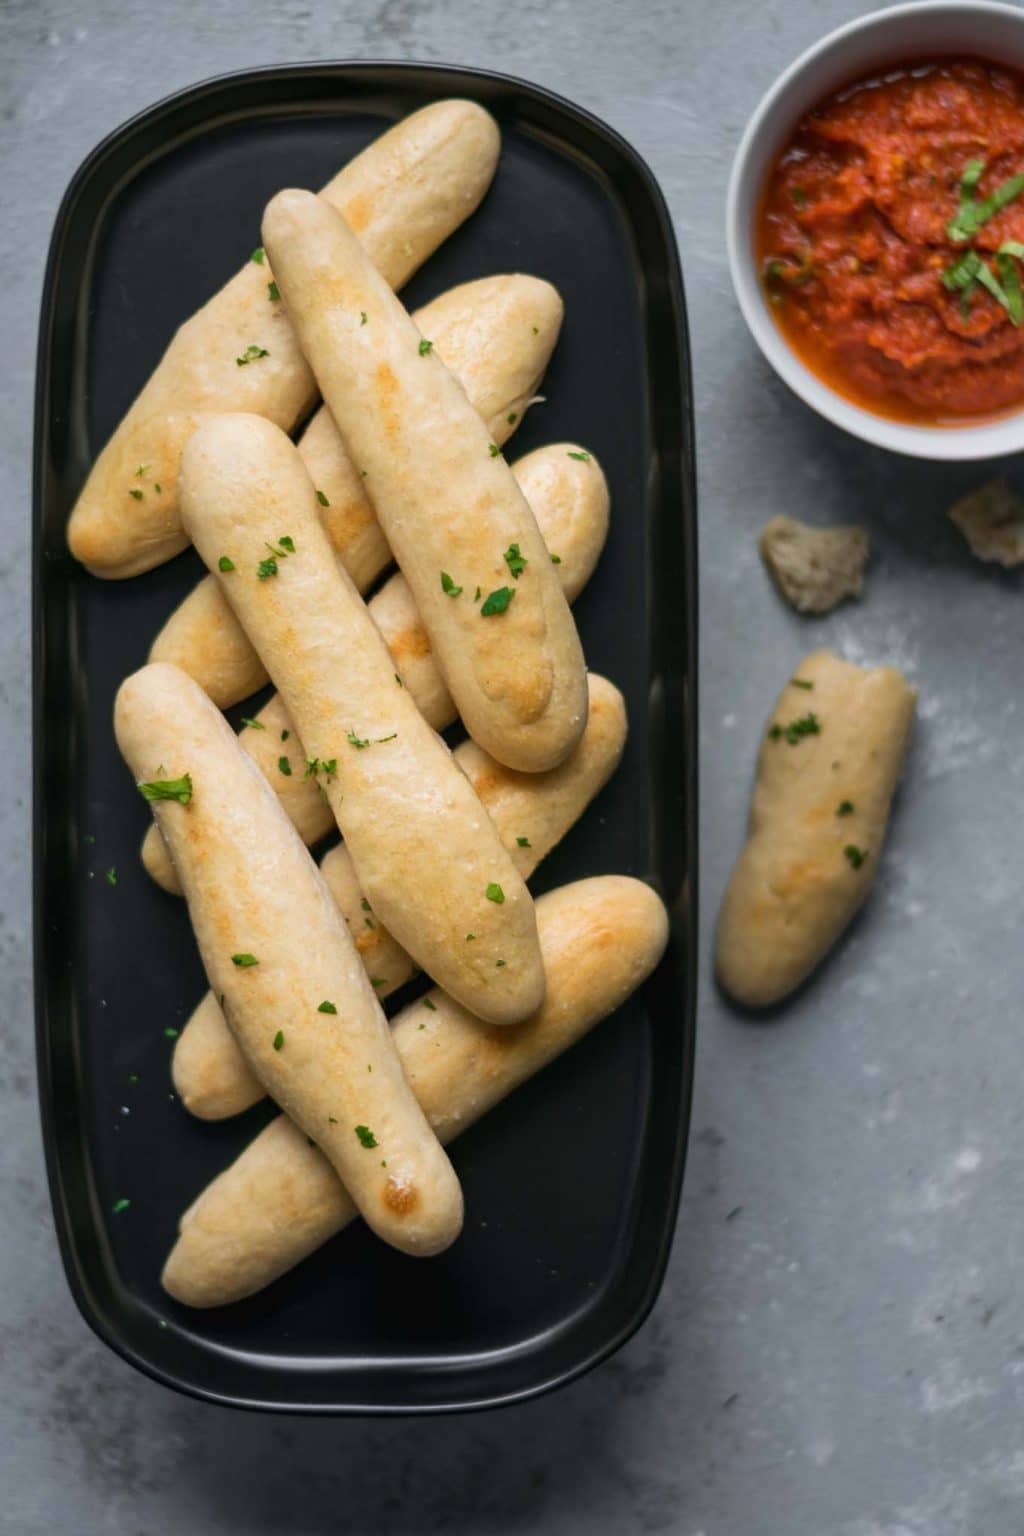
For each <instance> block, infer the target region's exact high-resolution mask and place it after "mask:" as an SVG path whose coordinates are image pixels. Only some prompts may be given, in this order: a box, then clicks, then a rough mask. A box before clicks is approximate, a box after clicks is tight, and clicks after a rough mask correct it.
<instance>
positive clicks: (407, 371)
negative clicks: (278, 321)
mask: <svg viewBox="0 0 1024 1536" xmlns="http://www.w3.org/2000/svg"><path fill="white" fill-rule="evenodd" d="M263 238H264V243H265V245H266V247H267V250H268V251H269V252H270V256H271V260H272V261H273V263H274V271H275V274H276V276H277V281H278V282H279V283H280V285H281V292H282V294H283V295H284V298H285V302H286V303H287V305H288V311H289V314H290V316H291V320H292V323H293V325H294V326H295V331H296V334H297V335H298V337H299V339H300V342H301V345H302V350H303V352H304V353H305V355H306V357H307V358H308V360H309V362H310V365H311V367H312V369H313V372H314V373H315V374H316V377H317V380H318V383H319V385H320V388H321V391H322V393H323V396H324V401H325V404H326V405H327V406H328V407H329V409H330V412H331V415H332V416H333V417H334V420H335V423H336V424H337V427H338V430H339V432H340V434H341V437H342V440H343V441H344V443H345V446H346V448H347V450H348V453H349V457H350V458H351V459H352V462H353V463H355V464H358V465H359V466H360V468H361V469H364V470H365V471H366V475H367V489H368V491H369V493H370V496H371V497H372V499H373V503H374V506H375V507H376V509H377V516H378V518H379V519H380V524H381V527H382V528H383V530H384V533H385V535H386V536H387V540H388V543H389V544H390V546H391V548H392V550H393V552H394V555H395V558H396V560H397V561H398V564H399V567H400V569H401V571H402V573H403V575H404V576H405V578H406V580H407V581H408V583H409V586H410V587H411V589H412V592H413V595H414V597H415V599H416V606H417V609H418V610H419V614H420V618H421V619H422V621H423V625H424V627H425V629H426V631H427V633H428V634H429V635H430V640H431V645H432V647H433V651H434V654H435V656H436V658H437V663H438V666H439V668H440V670H441V674H442V676H443V677H444V680H445V683H446V685H447V687H448V689H449V692H450V693H451V695H452V697H453V699H454V700H455V702H456V705H457V706H458V711H459V714H460V715H461V717H462V720H463V723H464V724H465V726H466V729H467V731H468V732H469V734H470V735H471V736H472V737H473V739H474V740H475V741H478V742H479V743H480V745H481V746H482V747H483V748H484V749H485V751H487V752H490V754H491V755H492V757H496V758H497V759H498V761H499V762H502V763H505V764H507V765H508V766H509V767H510V768H520V769H523V770H525V771H527V772H533V773H537V772H542V771H543V770H545V769H547V768H552V767H554V766H555V764H556V763H559V762H561V760H562V758H564V757H565V756H566V755H567V753H568V752H569V751H570V750H571V749H572V746H573V744H574V743H575V742H576V741H578V740H579V736H580V733H581V731H582V730H583V725H584V722H585V717H586V705H587V696H586V678H585V669H584V665H583V652H582V650H581V648H580V642H579V636H578V635H577V633H576V626H575V624H574V623H573V619H572V614H571V613H570V612H569V606H568V604H567V602H566V600H565V595H564V593H563V592H562V589H561V587H560V585H559V583H558V578H557V576H556V574H555V571H554V568H553V567H552V564H551V559H550V556H549V555H548V552H547V550H546V549H545V548H544V541H543V539H542V538H541V536H540V531H539V530H538V528H537V523H536V520H535V519H534V516H533V514H532V512H531V511H530V508H529V505H528V504H527V501H526V498H525V497H524V496H523V494H522V492H521V491H520V489H519V487H518V486H517V485H516V482H515V480H514V479H513V477H512V475H511V473H510V471H509V468H508V465H507V464H506V463H505V461H504V459H503V458H502V457H501V454H500V452H499V449H498V445H497V444H496V443H494V442H493V441H492V440H491V438H490V437H489V435H488V432H487V428H486V427H485V426H484V423H483V422H482V421H481V419H480V417H479V416H478V415H477V414H476V412H475V411H474V410H473V408H472V406H471V405H470V403H469V401H468V400H467V399H466V396H465V394H464V393H463V391H462V389H461V388H460V387H459V385H458V383H457V382H456V380H455V379H453V378H452V376H451V374H450V373H449V372H448V370H447V369H446V368H445V366H444V364H443V363H442V362H441V360H440V358H439V357H437V356H435V354H434V352H433V349H432V340H431V338H429V337H421V335H420V333H419V331H417V329H416V327H415V325H414V324H413V322H412V320H411V319H410V318H409V316H408V315H407V314H406V312H405V310H404V309H403V308H402V305H401V304H400V303H399V301H398V300H397V299H395V297H394V295H393V294H392V293H391V291H390V290H389V289H388V287H387V284H386V283H384V282H383V280H382V279H381V277H380V275H379V273H377V272H375V270H374V268H373V267H372V266H371V264H370V262H369V261H368V260H367V258H366V254H365V252H364V251H363V250H362V249H361V247H360V245H359V241H358V240H357V239H356V238H355V236H354V235H353V234H352V231H351V230H350V229H349V228H348V226H347V225H346V223H345V220H344V219H343V218H341V217H340V216H339V215H338V214H337V213H336V212H335V210H334V209H332V208H329V207H327V205H326V204H324V203H323V202H322V201H321V200H320V199H319V198H317V197H315V196H314V195H313V194H312V193H311V192H297V191H291V192H280V193H278V195H277V196H276V197H275V198H273V199H272V200H271V202H270V203H269V205H268V207H267V211H266V213H265V214H264V218H263ZM364 315H365V316H366V323H365V324H364V323H363V318H362V317H363V316H364ZM478 593H479V595H477V594H478Z"/></svg>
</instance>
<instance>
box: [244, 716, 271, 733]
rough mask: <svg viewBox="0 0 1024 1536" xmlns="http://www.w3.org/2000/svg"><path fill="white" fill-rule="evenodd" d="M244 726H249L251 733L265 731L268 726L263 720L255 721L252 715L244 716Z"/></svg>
mask: <svg viewBox="0 0 1024 1536" xmlns="http://www.w3.org/2000/svg"><path fill="white" fill-rule="evenodd" d="M242 724H243V725H245V726H248V728H249V730H250V731H265V730H266V726H265V725H264V724H263V721H262V720H254V719H253V718H252V716H251V715H243V716H242Z"/></svg>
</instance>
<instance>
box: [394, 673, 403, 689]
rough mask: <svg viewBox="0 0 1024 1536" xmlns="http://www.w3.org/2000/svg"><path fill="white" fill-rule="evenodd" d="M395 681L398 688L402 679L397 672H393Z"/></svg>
mask: <svg viewBox="0 0 1024 1536" xmlns="http://www.w3.org/2000/svg"><path fill="white" fill-rule="evenodd" d="M395 682H396V683H397V684H398V686H399V688H401V687H402V679H401V678H400V677H399V675H398V673H397V672H396V673H395Z"/></svg>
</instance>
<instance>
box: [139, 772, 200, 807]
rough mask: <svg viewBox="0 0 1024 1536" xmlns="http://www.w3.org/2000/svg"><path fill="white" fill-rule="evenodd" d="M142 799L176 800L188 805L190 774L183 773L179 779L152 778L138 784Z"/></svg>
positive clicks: (190, 783) (190, 786) (190, 787)
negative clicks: (147, 781) (146, 782)
mask: <svg viewBox="0 0 1024 1536" xmlns="http://www.w3.org/2000/svg"><path fill="white" fill-rule="evenodd" d="M138 789H139V794H140V795H141V796H142V798H143V800H177V801H178V803H179V805H188V803H189V801H190V800H191V799H192V775H191V774H188V773H183V774H182V776H181V778H180V779H152V780H151V781H150V782H149V783H148V784H140V785H139V786H138Z"/></svg>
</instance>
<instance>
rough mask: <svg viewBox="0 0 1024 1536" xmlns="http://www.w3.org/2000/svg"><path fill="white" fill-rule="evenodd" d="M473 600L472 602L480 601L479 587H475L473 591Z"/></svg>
mask: <svg viewBox="0 0 1024 1536" xmlns="http://www.w3.org/2000/svg"><path fill="white" fill-rule="evenodd" d="M473 601H474V603H478V602H479V601H480V588H479V587H477V589H476V591H475V592H474V593H473Z"/></svg>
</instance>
